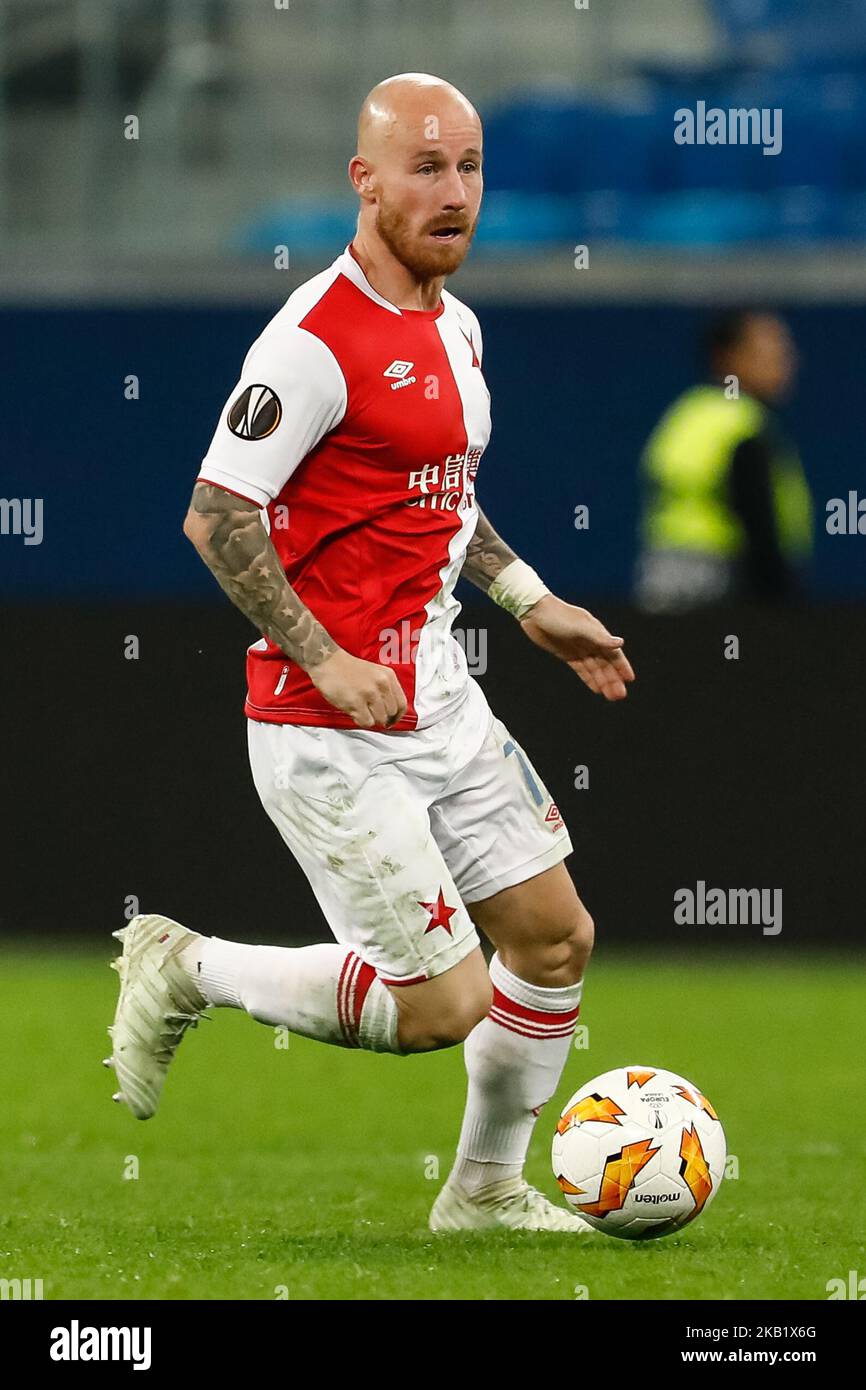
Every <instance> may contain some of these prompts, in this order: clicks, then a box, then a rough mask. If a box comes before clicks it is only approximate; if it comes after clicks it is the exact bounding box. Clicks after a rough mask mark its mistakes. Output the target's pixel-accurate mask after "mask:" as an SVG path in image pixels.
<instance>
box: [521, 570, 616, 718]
mask: <svg viewBox="0 0 866 1390" xmlns="http://www.w3.org/2000/svg"><path fill="white" fill-rule="evenodd" d="M520 626H521V627H522V628H523V631H524V632H525V633H526V635H527V637H529V638H530V640H531V641H533V642H534V643H535V645H536V646H537V647H543V648H544V650H545V651H546V652H552V653H553V655H554V656H558V657H559V658H560V659H561V660H562V661H564V662H566V663H567V665H569V666H570V667H571V669H572V671H575V672H576V673H577V675H579V676H580V679H581V680H582V681H583V683H584V685H588V686H589V688H590V690H592V691H593V692H594V693H595V694H596V695H603V696H604V698H605V699H606V700H624V699H625V697H626V695H627V694H628V691H627V690H626V684H627V683H628V682H629V681H633V680H634V671H633V670H632V668H631V665H630V663H629V661H628V658H627V657H626V655H625V652H624V651H623V650H622V648H623V638H622V637H614V636H612V634H611V633H609V632H608V630H607V628H606V627H605V625H604V623H600V622H599V621H598V618H594V617H593V616H592V614H591V613H588V612H587V611H586V609H585V608H576V607H575V606H574V604H571V603H564V602H563V601H562V599H560V598H556V597H555V596H554V595H553V594H545V596H544V598H542V599H539V601H538V603H536V605H535V607H534V608H533V609H532V610H531V611H530V612H529V613H527V615H526V617H525V618H523V619H522V620H521V623H520Z"/></svg>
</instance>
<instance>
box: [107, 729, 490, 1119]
mask: <svg viewBox="0 0 866 1390" xmlns="http://www.w3.org/2000/svg"><path fill="white" fill-rule="evenodd" d="M250 757H251V764H252V769H253V775H254V780H255V783H256V787H257V789H258V791H259V794H260V797H261V799H262V802H263V804H264V806H265V809H266V810H267V812H268V814H269V816H270V817H271V819H272V820H273V821H274V823H275V824H276V826H277V828H278V830H279V831H280V834H281V835H282V837H283V839H284V841H285V842H286V844H287V845H288V846H289V847H290V849H291V850H292V852H293V853H294V855H295V857H296V858H297V860H298V862H299V863H300V865H301V867H302V868H303V870H304V872H305V873H306V875H307V877H308V879H309V881H310V883H311V885H312V887H313V890H314V892H315V894H316V897H317V899H318V902H319V905H320V906H321V908H322V910H323V912H324V914H325V917H326V919H327V921H328V923H329V925H330V927H331V930H332V931H333V933H334V936H335V937H336V938H337V941H336V943H321V944H317V945H313V946H303V947H280V946H251V945H246V944H244V943H241V942H235V941H226V940H223V939H221V938H219V937H208V936H203V935H199V934H197V933H195V932H190V931H188V930H187V928H185V927H184V926H182V925H181V924H180V923H177V922H172V921H170V920H169V919H167V918H164V917H141V918H136V919H135V920H134V921H133V922H131V923H130V924H129V926H128V927H126V928H124V929H123V931H122V932H121V933H118V935H120V936H121V938H122V939H123V940H124V952H123V956H122V957H121V959H120V961H119V962H117V964H118V968H119V970H120V971H121V975H122V979H123V984H122V989H121V998H120V1002H119V1004H118V1011H117V1015H116V1017H115V1023H114V1028H113V1039H114V1048H113V1056H112V1058H111V1059H109V1061H110V1064H112V1065H114V1067H115V1070H116V1071H117V1075H118V1081H119V1083H120V1091H119V1092H118V1096H117V1097H116V1098H119V1099H122V1100H124V1101H126V1103H127V1104H129V1105H130V1108H131V1109H132V1110H133V1112H134V1113H135V1114H136V1115H137V1116H138V1117H139V1118H141V1119H146V1118H147V1117H148V1116H149V1115H152V1114H153V1113H154V1111H155V1109H156V1105H157V1103H158V1099H159V1094H160V1091H161V1088H162V1084H163V1082H164V1079H165V1075H166V1072H167V1069H168V1066H169V1063H170V1062H171V1060H172V1058H173V1056H174V1054H175V1052H176V1050H177V1046H178V1043H179V1042H180V1039H181V1038H182V1036H183V1033H184V1031H185V1029H186V1027H187V1026H189V1025H190V1024H192V1023H197V1022H198V1019H199V1018H200V1017H202V1016H206V1015H204V1010H205V1009H206V1008H207V1007H209V1006H215V1007H229V1008H239V1009H244V1010H246V1012H248V1013H249V1014H250V1015H251V1017H253V1018H255V1019H257V1020H258V1021H259V1022H262V1023H265V1024H269V1025H272V1026H279V1025H282V1026H285V1027H287V1028H289V1029H290V1030H291V1031H293V1032H296V1033H300V1034H302V1035H303V1036H305V1037H310V1038H315V1039H317V1040H319V1041H321V1042H327V1043H332V1044H335V1045H337V1046H343V1047H361V1048H366V1049H368V1050H370V1051H374V1052H393V1053H397V1054H402V1053H405V1052H414V1051H428V1050H431V1049H434V1048H439V1047H448V1046H452V1045H453V1044H454V1043H455V1042H462V1041H463V1040H464V1039H465V1038H466V1036H467V1035H468V1033H469V1032H470V1031H471V1029H472V1028H473V1027H474V1026H475V1024H476V1023H477V1022H478V1020H479V1019H481V1018H483V1017H484V1015H485V1014H486V1012H487V1010H488V1008H489V1004H490V995H491V987H490V981H489V977H488V974H487V969H486V966H485V964H484V958H483V956H482V954H481V951H480V948H479V944H478V936H477V934H476V932H475V928H474V926H473V924H472V920H471V918H470V916H469V914H468V912H467V910H466V908H465V906H464V904H463V903H462V902H461V900H460V897H459V894H458V893H457V889H456V887H455V885H454V882H453V879H452V878H451V875H450V873H449V871H448V868H447V865H446V864H445V861H444V859H443V857H442V853H441V851H440V849H439V847H438V845H437V844H436V842H435V840H434V838H433V836H432V835H431V832H430V823H429V818H428V814H427V807H426V802H425V800H424V796H423V794H419V791H418V788H417V786H416V785H415V782H414V780H413V775H412V769H415V770H418V768H419V767H420V768H421V769H423V771H422V773H421V776H420V781H421V783H422V784H424V783H425V779H429V777H430V776H431V775H432V776H433V778H434V780H435V778H436V776H441V762H442V759H441V752H440V750H439V749H438V747H437V746H436V745H435V740H430V739H425V738H424V737H422V736H418V737H417V738H413V737H412V736H409V737H408V740H404V741H402V742H399V743H398V742H396V741H395V740H394V739H391V738H388V736H387V735H384V734H379V735H376V734H369V735H365V734H361V733H360V732H359V733H357V734H356V733H355V732H354V731H343V730H334V729H310V728H307V727H292V726H279V725H261V724H252V723H251V725H250ZM407 763H408V764H411V765H412V768H411V769H408V770H407V767H406V766H405V764H407Z"/></svg>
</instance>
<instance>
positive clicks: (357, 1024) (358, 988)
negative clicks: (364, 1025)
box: [350, 960, 376, 1047]
mask: <svg viewBox="0 0 866 1390" xmlns="http://www.w3.org/2000/svg"><path fill="white" fill-rule="evenodd" d="M375 978H376V972H375V970H374V969H373V967H372V965H368V964H367V962H366V961H365V960H363V961H361V968H360V970H359V971H358V973H357V975H356V977H355V998H354V1000H353V1001H352V1020H351V1024H350V1027H351V1030H352V1035H353V1037H355V1038H356V1039H357V1044H358V1047H360V1046H361V1011H362V1009H363V1007H364V1000H365V999H366V998H367V995H368V993H369V992H370V986H371V984H372V983H373V981H374V980H375Z"/></svg>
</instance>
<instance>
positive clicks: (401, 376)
mask: <svg viewBox="0 0 866 1390" xmlns="http://www.w3.org/2000/svg"><path fill="white" fill-rule="evenodd" d="M414 366H415V363H414V362H405V361H403V359H402V358H400V357H398V358H397V359H396V361H394V362H392V363H391V365H390V367H386V368H385V370H384V372H383V373H382V375H383V376H394V377H397V380H396V381H392V382H391V390H392V391H399V390H400V387H401V386H411V385H412V382H413V381H414V380H415V377H414V376H410V375H409V373H410V372H411V370H412V368H413V367H414Z"/></svg>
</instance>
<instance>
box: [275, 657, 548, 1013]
mask: <svg viewBox="0 0 866 1390" xmlns="http://www.w3.org/2000/svg"><path fill="white" fill-rule="evenodd" d="M248 725H249V752H250V765H251V767H252V772H253V779H254V781H255V784H256V790H257V791H258V793H259V796H260V798H261V801H262V805H263V806H264V808H265V810H266V811H267V813H268V815H269V816H270V818H271V820H272V821H273V822H274V824H275V825H276V827H277V829H278V830H279V832H280V834H281V835H282V837H283V839H284V840H285V842H286V844H287V845H288V846H289V848H290V849H291V851H292V853H293V854H294V856H295V858H296V859H297V861H298V863H299V864H300V866H301V868H302V869H303V871H304V873H305V874H306V876H307V878H308V879H309V881H310V885H311V887H312V889H313V892H314V893H315V896H316V899H317V900H318V903H319V906H320V907H321V909H322V911H323V912H324V914H325V917H326V918H327V920H328V923H329V925H330V928H331V931H332V932H333V934H334V936H335V937H336V939H337V940H338V941H339V942H341V943H343V944H345V945H347V946H351V947H353V949H354V950H355V951H356V952H357V953H358V955H359V956H360V957H361V958H362V959H363V960H365V961H367V962H368V963H369V964H370V965H372V966H373V967H374V969H375V970H376V971H377V973H378V974H379V976H380V977H381V978H382V979H383V980H384V981H385V982H386V983H388V984H401V985H408V984H417V983H418V982H419V981H421V980H427V979H431V978H432V977H433V976H434V975H441V974H442V973H443V971H445V970H450V969H451V967H452V966H454V965H456V964H457V963H458V961H461V960H463V959H464V957H465V956H467V955H469V953H470V952H471V951H473V950H474V949H475V947H476V946H477V945H478V944H479V943H478V936H477V934H476V931H475V928H474V926H473V924H472V920H471V918H470V916H469V913H468V912H467V910H466V904H467V903H473V902H478V901H480V900H481V899H482V898H489V897H491V896H492V895H493V894H494V893H498V892H500V891H501V890H502V889H503V888H510V887H512V885H513V884H515V883H523V882H524V881H525V880H526V879H529V878H533V877H534V876H535V875H536V874H539V873H541V872H542V871H543V870H544V869H549V868H550V867H551V866H552V865H554V864H558V863H559V861H560V860H562V859H564V858H565V857H566V855H568V854H570V853H571V850H572V844H571V840H570V838H569V835H568V831H567V830H566V828H565V825H564V824H563V821H562V817H561V815H560V813H559V811H558V809H557V807H556V804H555V803H554V802H553V801H552V799H551V796H550V793H549V792H548V791H547V789H546V787H545V786H544V784H543V782H542V781H541V779H540V777H539V776H538V773H537V772H536V771H535V769H534V768H533V766H532V764H531V763H530V761H529V759H528V758H527V756H526V754H525V753H524V752H523V750H522V748H521V747H520V746H519V745H518V744H517V743H516V742H515V740H514V739H513V738H512V737H511V735H510V734H509V732H508V730H507V729H506V727H505V725H504V724H503V723H502V721H501V720H500V719H497V718H496V717H495V716H494V715H493V713H492V711H491V709H490V706H489V705H488V703H487V699H486V697H485V695H484V692H483V691H482V689H481V687H480V685H478V683H477V681H475V680H473V679H472V678H471V677H470V679H469V690H468V693H467V696H466V699H465V700H463V702H462V703H461V704H460V705H459V706H458V708H457V709H456V710H453V711H452V712H451V713H450V714H448V715H446V716H445V717H444V718H442V719H440V720H438V721H437V722H436V723H435V724H433V725H431V726H430V727H429V728H427V729H413V730H407V731H405V732H400V733H385V732H384V731H381V730H372V731H368V730H365V729H328V728H317V727H314V726H312V725H307V724H271V723H262V722H260V721H257V720H252V719H251V720H248Z"/></svg>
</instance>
